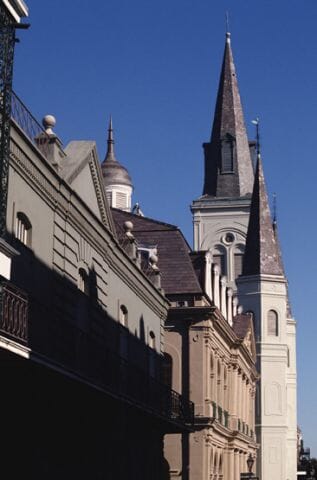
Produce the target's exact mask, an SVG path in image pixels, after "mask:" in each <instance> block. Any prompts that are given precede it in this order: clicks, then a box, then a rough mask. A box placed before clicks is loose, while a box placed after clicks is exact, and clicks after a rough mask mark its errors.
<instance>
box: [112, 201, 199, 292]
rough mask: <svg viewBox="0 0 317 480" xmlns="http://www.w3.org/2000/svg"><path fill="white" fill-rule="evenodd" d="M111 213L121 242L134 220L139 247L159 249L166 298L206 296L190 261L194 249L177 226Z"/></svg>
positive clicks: (135, 235) (123, 213)
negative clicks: (155, 247) (185, 294)
mask: <svg viewBox="0 0 317 480" xmlns="http://www.w3.org/2000/svg"><path fill="white" fill-rule="evenodd" d="M111 211H112V214H113V219H114V223H115V226H116V229H117V234H118V237H119V238H120V237H121V238H122V235H123V228H122V225H123V224H124V222H126V221H127V220H130V221H131V222H132V223H133V230H132V233H133V235H134V237H135V238H136V240H137V241H138V242H139V243H142V244H148V245H157V250H158V267H159V269H160V271H161V282H162V288H163V289H164V291H165V293H166V294H181V293H202V289H201V287H200V285H199V282H198V279H197V277H196V274H195V271H194V269H193V266H192V262H191V259H190V252H191V249H190V247H189V245H188V243H187V242H186V240H185V238H184V237H183V234H182V233H181V231H180V230H179V229H178V228H177V227H176V226H174V225H169V224H167V223H163V222H159V221H156V220H152V219H150V218H147V217H141V216H139V215H134V214H132V213H129V212H124V211H122V210H118V209H111Z"/></svg>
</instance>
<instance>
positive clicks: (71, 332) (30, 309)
mask: <svg viewBox="0 0 317 480" xmlns="http://www.w3.org/2000/svg"><path fill="white" fill-rule="evenodd" d="M36 308H37V305H36V304H34V303H33V304H32V301H30V300H29V299H28V297H27V295H26V294H25V293H23V292H22V291H21V290H19V289H17V288H16V287H15V286H13V285H12V284H10V283H8V282H4V281H3V282H1V283H0V335H1V336H2V337H5V338H6V339H10V340H12V341H14V342H16V343H19V344H22V345H23V346H26V347H29V348H30V349H31V354H34V355H36V354H40V355H41V356H42V357H45V358H47V359H48V362H49V363H50V364H52V366H57V367H59V368H61V367H62V369H63V370H65V371H66V372H69V373H71V374H73V375H74V374H75V375H76V376H77V377H79V378H80V379H82V380H84V381H88V382H89V383H93V384H94V385H95V386H97V387H99V388H101V389H102V390H103V391H105V392H106V393H107V394H109V395H111V396H112V397H113V398H117V399H118V400H120V401H126V402H128V403H130V404H132V405H134V406H135V407H137V408H139V409H142V410H143V411H146V412H147V413H149V414H151V415H156V416H158V417H160V418H162V419H164V420H165V421H168V422H173V424H174V425H175V424H176V425H178V428H180V429H184V427H185V425H187V427H188V426H191V425H192V424H193V418H194V405H193V403H192V402H190V401H186V400H185V399H184V398H183V397H182V396H181V395H180V394H179V393H177V392H175V391H173V390H171V389H170V388H168V387H167V386H165V385H163V384H162V383H160V382H159V381H157V380H156V379H155V378H153V377H152V376H151V375H150V374H149V372H146V371H144V370H142V369H140V368H138V367H137V366H136V365H133V364H131V362H128V361H127V360H125V359H124V358H122V357H121V356H119V355H118V354H117V353H116V352H114V351H111V350H110V349H109V348H107V347H106V346H105V344H104V342H103V341H102V339H101V340H100V339H98V337H95V338H94V337H93V336H92V335H91V334H87V333H84V332H83V331H82V330H80V329H79V328H77V327H75V326H73V325H70V324H69V323H67V322H65V321H64V320H62V319H60V320H59V319H58V318H55V317H54V318H53V316H52V314H50V312H48V311H46V312H42V313H43V314H42V315H40V316H38V315H37V314H38V311H37V312H36ZM36 313H37V314H36ZM39 318H40V321H39ZM187 427H186V428H187Z"/></svg>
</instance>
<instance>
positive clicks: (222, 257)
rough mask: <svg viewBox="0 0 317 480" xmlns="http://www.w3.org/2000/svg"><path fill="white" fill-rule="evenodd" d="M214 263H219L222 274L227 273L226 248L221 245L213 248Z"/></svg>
mask: <svg viewBox="0 0 317 480" xmlns="http://www.w3.org/2000/svg"><path fill="white" fill-rule="evenodd" d="M212 262H213V264H217V265H218V267H219V269H220V275H226V273H227V266H226V250H225V248H224V247H222V246H221V245H218V246H216V247H215V248H214V250H213V255H212Z"/></svg>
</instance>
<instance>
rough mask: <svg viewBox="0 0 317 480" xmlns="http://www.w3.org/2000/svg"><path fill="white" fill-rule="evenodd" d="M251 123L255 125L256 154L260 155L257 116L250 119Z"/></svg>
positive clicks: (258, 121) (258, 120)
mask: <svg viewBox="0 0 317 480" xmlns="http://www.w3.org/2000/svg"><path fill="white" fill-rule="evenodd" d="M252 123H253V125H255V128H256V153H257V155H260V154H261V152H260V119H259V117H256V119H255V120H252Z"/></svg>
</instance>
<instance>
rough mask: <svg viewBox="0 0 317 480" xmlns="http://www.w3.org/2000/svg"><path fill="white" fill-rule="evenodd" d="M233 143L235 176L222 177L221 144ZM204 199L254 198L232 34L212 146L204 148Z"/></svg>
mask: <svg viewBox="0 0 317 480" xmlns="http://www.w3.org/2000/svg"><path fill="white" fill-rule="evenodd" d="M228 135H229V137H231V138H233V139H234V150H233V173H221V164H222V141H223V140H224V139H225V138H226V137H227V136H228ZM204 150H205V182H204V189H203V194H204V195H210V196H214V197H224V198H227V197H229V198H237V197H243V196H251V192H252V186H253V165H252V160H251V155H250V149H249V143H248V138H247V133H246V129H245V123H244V117H243V111H242V105H241V100H240V93H239V88H238V81H237V76H236V70H235V66H234V61H233V55H232V50H231V41H230V33H227V36H226V45H225V51H224V57H223V64H222V70H221V75H220V82H219V88H218V95H217V101H216V108H215V114H214V122H213V127H212V133H211V140H210V143H205V144H204Z"/></svg>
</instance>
